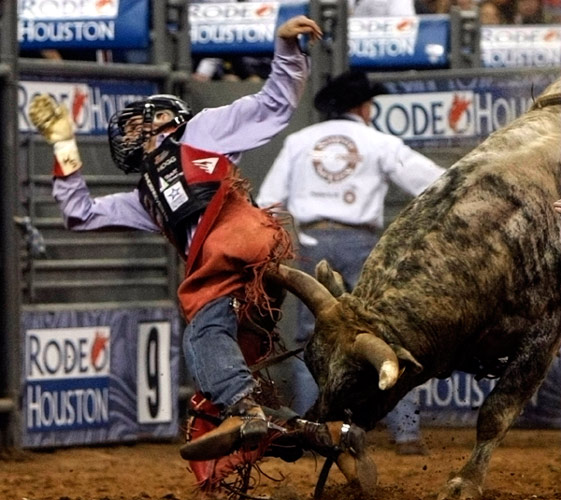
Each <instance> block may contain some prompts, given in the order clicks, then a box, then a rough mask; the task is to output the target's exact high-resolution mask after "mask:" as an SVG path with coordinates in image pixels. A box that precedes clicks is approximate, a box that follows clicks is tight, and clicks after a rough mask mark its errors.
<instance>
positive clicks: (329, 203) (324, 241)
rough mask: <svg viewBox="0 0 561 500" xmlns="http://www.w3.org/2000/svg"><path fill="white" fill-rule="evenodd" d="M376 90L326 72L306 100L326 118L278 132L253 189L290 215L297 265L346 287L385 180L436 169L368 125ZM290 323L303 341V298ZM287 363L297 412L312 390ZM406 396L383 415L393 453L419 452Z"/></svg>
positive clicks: (424, 179) (422, 176)
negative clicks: (272, 154)
mask: <svg viewBox="0 0 561 500" xmlns="http://www.w3.org/2000/svg"><path fill="white" fill-rule="evenodd" d="M383 93H386V90H385V88H384V86H383V85H381V84H372V83H371V82H370V81H369V80H368V78H367V77H366V75H365V74H364V73H360V72H346V73H343V74H342V75H340V76H339V77H337V78H335V79H333V80H332V81H331V82H330V83H329V84H327V85H326V86H325V87H324V88H323V89H321V90H320V91H319V92H318V93H317V95H316V96H315V101H314V105H315V107H316V108H317V109H318V110H319V111H320V112H322V113H325V114H327V115H328V116H329V119H328V120H326V121H324V122H322V123H318V124H315V125H311V126H309V127H306V128H304V129H303V130H300V131H298V132H296V133H294V134H292V135H290V136H288V137H287V138H286V140H285V142H284V146H283V148H282V150H281V152H280V154H279V156H278V157H277V159H276V160H275V162H274V164H273V166H272V168H271V169H270V171H269V172H268V174H267V176H266V177H265V180H264V182H263V184H262V186H261V189H260V192H259V195H258V197H257V203H258V205H260V206H262V207H266V206H271V205H275V204H280V205H281V206H282V207H283V208H284V209H286V210H288V211H289V212H290V214H291V215H292V216H293V217H294V220H295V223H296V225H297V229H298V237H299V240H300V255H299V257H300V264H301V268H302V270H304V271H306V272H308V273H309V274H314V268H315V265H316V264H317V263H318V262H319V261H320V260H321V259H324V258H325V259H327V260H328V261H329V262H330V264H331V265H332V266H333V268H334V269H335V270H337V271H338V272H339V273H341V275H342V276H343V278H344V280H345V285H346V287H347V289H351V288H352V287H354V286H355V284H356V283H357V281H358V278H359V275H360V271H361V269H362V264H363V263H364V261H365V260H366V257H367V256H368V254H369V253H370V251H371V250H372V248H373V247H374V246H375V245H376V243H377V242H378V239H379V238H380V235H381V233H382V230H383V227H384V199H385V196H386V193H387V192H388V188H389V184H390V181H391V182H393V183H395V184H396V185H397V186H399V187H400V188H401V189H403V190H404V191H406V192H407V193H409V194H411V195H414V196H416V195H418V194H420V193H421V191H423V190H424V189H425V188H426V187H427V186H428V185H430V184H432V182H433V181H434V180H435V179H437V178H438V177H439V176H440V175H441V174H442V173H443V172H444V169H442V168H440V167H439V166H437V165H435V164H434V162H433V161H432V160H430V159H428V158H426V157H425V156H423V155H421V154H420V153H417V152H415V151H413V150H412V149H411V148H409V147H408V146H407V145H406V144H405V143H404V142H403V141H402V140H401V139H400V138H398V137H394V136H391V135H388V134H384V133H382V132H379V131H378V130H376V129H375V128H374V127H373V126H372V123H371V116H372V108H373V101H372V99H373V97H374V96H376V95H379V94H383ZM298 325H299V326H298V331H297V334H296V338H295V341H296V344H297V345H303V344H305V343H306V342H307V341H308V339H309V338H310V335H311V334H312V332H313V327H314V319H313V317H312V315H311V313H310V312H309V311H308V310H307V309H306V307H305V306H303V305H300V309H299V312H298ZM294 365H295V368H294V371H295V373H294V377H295V379H296V380H295V383H294V384H293V387H294V401H293V405H294V410H295V411H296V412H298V413H305V411H306V410H307V409H309V408H310V407H311V406H312V404H313V403H314V401H315V399H316V397H317V393H318V390H317V386H316V384H315V382H314V381H313V379H312V377H311V376H310V374H309V372H308V371H307V369H306V367H305V365H304V364H303V363H301V362H298V361H295V362H294ZM414 398H415V393H410V394H409V395H408V396H407V397H406V398H404V400H402V402H400V404H399V405H398V406H397V407H396V409H395V410H394V411H392V412H391V413H390V414H389V415H388V418H387V423H388V426H389V428H390V432H391V433H392V435H393V438H394V439H395V441H396V443H397V445H398V447H397V451H398V453H402V454H419V453H423V454H424V453H426V448H425V447H424V445H423V443H422V440H421V437H420V427H419V420H420V419H419V411H418V410H417V403H416V401H415V400H414Z"/></svg>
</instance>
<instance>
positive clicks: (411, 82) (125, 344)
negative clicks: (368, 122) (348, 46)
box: [17, 2, 561, 447]
mask: <svg viewBox="0 0 561 500" xmlns="http://www.w3.org/2000/svg"><path fill="white" fill-rule="evenodd" d="M327 3H328V4H329V5H328V7H329V8H324V7H325V5H323V6H320V8H319V10H320V14H321V15H322V16H323V18H322V22H324V23H327V26H326V28H328V29H324V31H327V32H328V33H330V34H333V33H336V34H337V35H338V36H339V39H337V37H335V38H334V39H332V40H331V42H333V43H331V44H323V45H322V44H320V47H315V48H312V49H311V50H312V51H313V50H316V54H315V55H318V54H317V52H318V51H319V56H320V57H319V60H321V61H322V62H321V64H318V63H317V62H316V63H314V62H313V70H314V73H313V76H312V80H311V85H310V87H309V89H308V90H307V91H306V94H305V96H304V98H303V100H302V103H301V105H300V106H299V109H298V110H297V113H296V115H295V116H294V119H293V120H292V122H291V124H290V126H289V127H288V128H287V130H286V131H285V132H284V133H283V134H280V135H279V136H278V137H276V138H275V139H274V140H273V141H272V142H271V143H270V144H269V145H267V146H266V147H263V148H259V150H256V151H253V152H251V153H249V154H247V155H245V156H244V159H243V160H242V162H241V165H240V166H241V168H242V170H243V171H244V173H245V174H246V175H247V177H248V178H249V179H250V180H251V181H252V182H253V185H254V190H255V191H257V189H258V186H259V185H260V182H261V180H262V178H263V176H264V175H265V173H266V171H267V169H268V167H269V166H270V165H271V164H272V161H273V160H274V158H275V156H276V154H277V153H278V151H279V150H280V147H281V146H282V141H283V139H284V137H286V135H287V134H289V133H291V132H293V131H295V130H297V129H299V128H302V127H303V126H306V125H309V124H310V123H311V122H312V121H314V120H315V118H316V115H315V114H314V110H313V107H312V104H311V101H312V99H311V96H312V95H313V92H314V91H315V90H316V89H317V88H318V86H319V85H321V84H322V83H323V81H325V78H327V77H328V76H329V74H333V73H335V72H337V71H338V68H339V70H340V68H341V67H344V63H343V60H344V58H346V57H348V54H346V53H345V51H342V50H340V48H339V50H338V51H337V45H340V44H341V43H342V41H341V40H340V34H341V33H342V32H344V30H343V31H336V30H334V29H333V26H334V25H336V23H334V22H333V18H332V17H330V16H332V15H333V12H339V11H338V10H337V9H336V8H335V6H334V4H333V3H329V2H327ZM158 5H161V4H158ZM312 8H318V7H317V6H315V7H314V6H313V5H312ZM154 19H155V20H156V21H157V22H156V24H157V25H158V26H159V27H160V28H159V31H158V30H156V35H155V36H153V40H154V47H152V51H151V52H152V57H153V60H152V64H150V65H119V64H116V65H112V66H100V65H95V64H93V65H92V64H87V63H78V62H63V63H56V62H55V63H53V62H50V61H49V62H46V61H31V60H22V61H21V64H20V66H21V70H22V71H21V73H22V74H21V78H20V84H19V90H18V92H19V99H18V102H19V103H20V104H19V106H18V121H19V127H20V137H21V150H20V155H21V157H22V161H21V162H20V173H19V174H20V175H19V178H20V181H21V188H22V191H23V193H24V194H25V196H23V197H22V200H23V204H22V206H21V207H19V208H18V211H19V212H20V213H22V214H25V215H30V217H31V221H32V223H33V224H34V225H35V227H36V228H37V229H39V231H40V232H41V233H42V234H43V235H44V236H45V243H46V255H45V256H43V258H40V257H36V256H33V255H32V254H31V251H30V249H29V247H28V245H27V243H26V242H25V239H24V238H23V237H22V249H23V250H21V252H20V257H21V264H22V269H23V273H22V298H23V306H22V309H23V313H22V316H21V332H20V334H19V338H20V339H21V342H20V346H21V351H22V352H21V354H20V355H19V356H20V357H19V358H18V360H17V363H18V366H22V369H21V372H20V373H21V380H20V382H19V392H20V394H21V395H22V398H27V399H26V400H25V405H24V406H23V407H22V409H23V410H24V412H23V413H24V415H23V417H24V418H22V424H21V434H22V436H23V437H22V442H23V443H24V445H25V446H30V447H35V446H51V445H56V446H59V445H66V444H87V443H93V442H105V441H111V442H113V441H116V440H127V441H128V440H134V439H145V438H151V437H158V438H163V437H166V436H169V435H171V434H172V433H173V429H176V428H174V426H173V425H174V424H173V423H172V421H173V422H177V418H178V415H177V412H176V409H177V399H179V400H181V399H182V398H184V397H185V394H187V393H189V390H190V389H189V386H188V384H187V379H186V378H185V376H184V374H183V373H182V363H181V361H180V360H179V359H178V358H180V357H181V356H180V352H179V348H178V347H177V345H178V339H179V337H180V335H181V329H182V324H181V320H180V319H179V318H178V316H177V312H176V310H175V307H174V303H175V290H176V287H177V284H178V280H180V279H181V264H180V263H178V262H177V258H176V257H175V256H174V255H173V252H171V251H170V250H169V249H166V246H165V244H164V243H163V242H162V241H161V239H158V238H157V237H154V238H151V237H145V236H144V235H142V236H139V235H138V234H136V233H123V234H121V233H119V234H118V235H115V234H111V235H107V234H102V235H97V234H96V235H93V234H92V235H77V234H70V233H68V232H67V231H66V230H64V229H63V226H62V221H61V219H60V215H59V214H58V210H57V209H56V207H55V206H54V203H53V201H52V199H51V197H50V182H51V180H50V175H49V172H50V168H51V154H50V151H49V149H48V147H47V146H46V145H45V144H44V143H43V142H42V141H41V140H38V139H37V137H36V136H35V135H34V134H32V133H31V132H30V128H29V124H28V123H27V120H26V118H25V117H26V111H27V110H26V106H27V103H28V102H29V99H30V97H31V96H32V95H33V93H35V92H38V91H41V90H42V89H47V90H48V91H49V92H51V93H52V94H53V95H54V96H55V97H56V98H57V99H59V100H61V101H64V102H66V103H68V104H69V105H70V106H71V109H73V110H74V111H73V116H74V118H75V120H76V122H77V127H78V134H79V136H78V143H79V145H80V148H81V151H82V156H83V160H84V163H85V167H84V173H85V175H86V178H87V180H88V183H89V184H90V185H91V186H92V190H93V192H94V194H103V193H107V192H112V191H115V190H117V189H131V188H132V187H133V186H134V185H135V182H136V180H135V179H134V178H133V177H124V176H122V175H120V173H118V172H116V171H115V169H114V167H113V166H112V165H111V161H110V158H109V156H108V151H107V146H106V144H105V139H104V137H103V134H104V131H105V126H106V120H107V118H108V116H109V115H110V114H111V112H112V111H114V110H115V109H117V108H119V107H122V106H124V105H126V103H127V102H130V100H133V99H134V98H136V97H138V96H140V95H142V94H149V93H153V92H154V91H155V90H157V91H159V92H161V91H163V92H169V91H173V92H176V93H177V94H178V95H181V96H183V97H185V98H188V99H189V100H190V101H191V102H192V103H193V107H194V109H195V111H199V110H200V109H202V108H204V107H207V106H214V105H220V104H224V103H227V102H231V100H232V99H233V98H234V97H235V96H241V95H245V94H248V93H252V92H255V91H257V90H259V88H260V84H255V83H249V82H233V83H230V82H212V83H209V84H201V83H198V82H194V81H189V87H188V89H187V87H186V85H185V84H186V82H187V81H188V73H186V72H184V71H183V70H184V69H185V68H187V69H188V68H190V60H189V57H188V55H187V56H186V54H185V50H184V48H185V46H181V44H179V45H178V43H177V41H178V40H182V41H183V42H184V43H185V44H187V45H188V40H187V39H186V37H185V29H183V30H182V31H180V32H179V33H178V32H177V31H174V34H173V37H171V38H172V40H171V41H170V39H169V38H170V37H169V36H168V35H169V32H168V31H167V28H166V27H165V25H166V23H167V19H166V15H165V13H162V12H161V11H160V10H159V9H156V10H155V11H154ZM328 21H329V22H328ZM162 25H164V27H163V28H162ZM338 27H339V28H341V23H339V25H338ZM174 29H175V28H174ZM328 30H331V31H328ZM330 36H331V35H330ZM452 45H453V43H451V46H452ZM333 53H337V54H339V59H338V60H335V61H334V60H333V58H332V57H331V58H330V57H329V54H333ZM178 54H179V55H180V56H181V57H176V56H177V55H178ZM315 55H314V56H315ZM456 58H457V56H456ZM315 59H316V61H317V60H318V58H315ZM171 61H174V64H171ZM471 62H472V63H473V61H471ZM318 75H319V76H318ZM557 75H558V70H556V69H540V70H536V69H534V70H530V69H516V70H508V69H504V70H503V69H500V70H494V69H481V68H471V69H465V70H435V71H418V72H414V73H412V72H397V71H396V72H392V73H390V72H384V73H370V76H371V78H373V79H377V80H380V81H383V82H386V83H387V84H388V86H389V88H390V90H391V94H390V95H388V96H383V97H381V98H379V99H376V102H375V104H376V106H377V110H378V114H377V116H376V118H375V121H374V125H375V126H378V127H379V128H380V129H381V130H384V131H388V132H391V133H394V134H396V135H399V136H400V137H402V138H403V139H404V140H405V141H406V142H407V143H409V144H410V145H411V146H412V147H414V148H416V149H418V150H419V151H421V152H423V153H425V154H427V155H428V156H431V157H433V158H434V159H435V161H437V162H438V163H440V164H441V165H442V166H445V167H448V166H450V165H451V164H452V163H454V161H455V160H457V159H459V158H460V157H461V156H463V154H464V153H466V152H467V151H469V150H470V149H471V148H473V146H474V145H476V144H477V143H478V142H480V141H481V140H482V139H483V138H484V137H485V136H486V135H487V134H489V133H491V132H492V131H494V130H496V129H497V128H499V127H501V126H502V125H504V124H506V123H508V121H510V120H511V119H513V118H514V117H516V116H518V115H519V114H520V113H521V112H523V111H524V110H525V109H526V108H527V106H528V104H529V103H530V102H531V96H532V95H537V94H538V93H539V92H540V91H541V89H542V88H544V87H545V86H546V85H547V84H548V83H549V82H550V81H552V80H553V79H554V78H555V77H556V76H557ZM209 85H211V86H212V87H209ZM209 88H211V89H212V92H209ZM392 94H400V96H399V98H396V97H393V96H392ZM408 201H409V198H408V197H407V196H404V195H403V194H402V193H400V192H398V191H397V190H395V189H392V190H390V193H389V197H388V200H387V210H386V221H387V222H388V223H389V222H390V221H391V220H392V219H393V218H394V217H395V215H396V214H397V213H398V212H399V210H401V208H403V206H404V205H405V204H406V203H407V202H408ZM156 240H157V241H156ZM144 252H145V253H144ZM139 269H140V270H141V272H140V273H139V271H138V270H139ZM139 274H140V276H139ZM147 322H148V323H149V324H153V325H155V328H159V326H160V325H164V326H163V328H164V331H165V332H167V331H168V326H166V325H169V335H168V333H164V334H163V335H164V337H165V338H166V339H167V338H168V336H169V339H170V340H169V350H168V353H167V356H166V357H165V361H166V363H169V367H170V374H169V380H168V382H166V381H163V380H159V379H158V384H160V382H161V385H160V386H166V383H167V384H168V385H167V386H166V387H169V391H170V392H171V398H172V402H171V412H172V417H171V421H166V422H160V421H158V422H156V423H153V424H145V423H144V422H142V421H141V420H142V418H143V417H141V416H140V415H141V410H140V409H139V408H136V407H135V401H134V400H135V399H138V400H140V399H141V398H136V396H135V394H136V391H138V390H139V389H138V388H139V387H140V386H141V385H142V384H141V382H139V379H138V376H139V374H143V375H142V376H143V377H144V381H145V385H146V383H147V382H146V380H148V381H150V380H151V379H150V373H153V372H151V368H153V366H154V365H150V367H148V369H147V368H146V366H143V367H142V368H141V366H142V364H141V363H139V361H138V360H139V359H142V357H141V358H139V354H138V352H139V349H140V351H141V352H144V354H146V355H147V351H146V348H147V346H153V345H154V344H153V343H150V342H148V341H146V340H143V341H142V343H141V342H138V341H137V343H136V345H135V342H134V341H132V340H131V339H132V338H133V337H137V332H142V333H140V337H138V338H139V339H140V338H144V339H146V338H147V336H148V338H149V337H150V331H151V330H148V333H147V331H146V330H145V329H144V328H145V326H144V325H146V323H147ZM124 325H126V326H124ZM281 327H282V328H283V329H284V330H285V331H286V335H288V336H289V335H290V332H291V330H292V329H293V328H294V301H293V300H289V301H288V302H287V308H286V312H285V318H284V320H283V322H282V323H281ZM68 329H72V332H73V333H72V334H71V335H69V330H68ZM158 331H159V330H158ZM158 338H159V337H158ZM96 339H98V340H97V341H96ZM106 339H109V340H106ZM166 345H167V344H165V342H164V344H161V343H160V344H159V347H161V349H166V347H165V346H166ZM77 346H79V348H78V347H77ZM139 346H140V347H139ZM150 348H151V349H155V347H150ZM64 349H68V350H69V352H73V353H74V352H75V353H76V354H78V355H79V356H81V358H80V359H82V360H83V363H84V364H82V365H80V366H79V365H78V364H72V363H71V364H70V365H69V366H65V365H64V364H61V363H59V362H57V356H58V353H59V352H64ZM142 349H144V351H143V350H142ZM161 349H160V350H159V352H160V353H161V352H162V350H161ZM149 352H150V356H151V359H152V360H155V359H156V358H155V357H154V356H155V354H154V351H153V350H152V351H149ZM40 353H41V354H40ZM41 356H43V358H44V359H43V361H44V363H43V364H40V362H39V361H38V360H39V359H41ZM51 356H54V357H53V358H51ZM121 358H122V359H127V360H129V361H130V364H127V366H126V367H124V368H123V371H117V372H116V373H115V374H112V373H111V370H113V369H117V368H118V369H119V370H120V369H121V368H120V367H119V365H120V361H121ZM103 359H105V360H109V366H104V367H103V370H106V371H103V370H101V371H100V373H99V374H98V373H97V372H96V366H98V365H97V364H96V363H101V362H102V360H103ZM158 359H160V358H158ZM96 360H97V361H96ZM152 362H153V363H154V362H155V361H152ZM161 362H162V363H163V362H164V360H163V359H162V361H161ZM76 363H77V362H76ZM76 370H78V371H80V373H77V372H76ZM107 370H109V372H107ZM142 370H144V372H142ZM65 371H67V373H64V372H65ZM92 374H94V375H95V374H97V375H99V376H90V375H92ZM462 375H463V374H462ZM282 376H283V374H282V370H281V374H280V375H279V377H281V378H282ZM146 377H147V378H146ZM550 378H551V379H552V380H553V382H552V383H551V384H550V383H549V380H550ZM152 381H153V380H152ZM559 381H560V380H559V370H558V369H557V368H555V367H554V368H553V369H552V372H551V373H550V377H548V381H546V384H544V387H548V388H547V389H545V390H546V393H547V395H546V396H544V397H542V396H540V395H538V396H536V399H535V400H534V401H535V402H536V404H537V406H536V405H534V407H532V409H531V410H527V412H526V416H527V417H528V418H529V422H528V423H527V425H530V426H533V425H535V426H544V425H558V420H559V417H558V415H559V411H558V410H559V408H561V404H560V402H559V399H560V397H559V395H558V393H556V392H555V390H554V389H553V390H552V388H555V387H559V386H560V384H559ZM89 382H91V383H92V385H91V387H89V386H88V385H87V384H88V383H89ZM485 383H486V382H482V384H485ZM41 384H45V385H44V386H43V385H41ZM84 384H85V385H84ZM430 384H432V385H430V387H429V386H427V387H422V388H419V389H418V393H419V397H420V398H421V403H422V407H423V421H424V422H428V423H437V424H438V425H472V424H473V416H474V414H475V412H474V411H473V409H474V408H476V407H477V403H478V401H479V399H478V398H479V397H480V392H481V391H484V390H486V389H485V388H484V387H483V388H480V387H479V384H477V383H476V382H474V381H472V380H469V379H468V378H463V377H462V376H460V375H456V374H455V375H454V376H453V377H452V378H451V379H450V380H449V381H431V382H430ZM442 384H444V385H442ZM475 384H477V387H478V388H477V389H476V386H475ZM88 387H89V388H88ZM117 387H120V390H122V393H114V392H112V390H113V389H116V388H117ZM147 387H148V388H149V389H150V387H151V386H150V384H149V383H148V386H147ZM145 389H146V387H144V389H143V390H145ZM80 391H81V392H80ZM84 391H86V394H90V395H92V399H91V400H87V399H86V411H89V410H90V409H91V411H92V412H93V406H91V405H93V404H94V403H93V401H94V396H95V397H97V399H95V401H96V402H99V403H100V406H99V408H101V409H100V410H99V413H98V415H102V416H103V417H107V418H106V419H105V420H103V419H102V420H101V421H98V422H97V423H98V424H102V425H100V427H95V426H94V427H93V428H90V427H85V428H83V427H80V428H76V425H77V424H76V421H75V419H76V408H77V406H76V405H77V404H80V403H78V398H79V397H81V398H82V400H81V401H82V403H81V404H83V403H84V399H83V394H84ZM88 391H90V392H88ZM78 392H80V394H82V396H78ZM138 394H145V396H144V397H143V398H142V401H144V402H145V403H148V405H149V403H150V401H152V402H153V401H154V398H155V397H156V396H155V394H154V393H153V392H148V393H144V392H138ZM166 394H168V393H166ZM105 397H107V398H108V399H104V398H105ZM57 398H58V399H57ZM64 398H65V399H64ZM63 399H64V401H66V402H67V407H66V411H67V413H66V414H61V413H60V411H59V412H58V413H57V412H56V411H55V410H54V406H53V405H55V402H56V401H58V402H60V401H62V400H63ZM90 401H91V405H90V407H88V404H90ZM166 401H169V399H167V395H166ZM542 401H547V405H548V406H547V408H542V407H541V405H542V404H546V403H545V402H544V403H542ZM106 402H107V406H104V404H105V403H106ZM114 402H115V404H117V402H118V404H119V405H121V406H126V407H127V410H126V411H125V410H124V409H123V408H120V410H119V411H120V412H121V413H119V412H116V413H115V415H113V406H112V405H113V404H114ZM82 409H83V407H82ZM431 411H432V412H433V413H430V412H431ZM26 412H27V413H26ZM49 412H50V413H49ZM72 412H73V414H74V417H73V418H74V420H72V419H70V418H69V415H70V413H72ZM174 412H176V413H174ZM550 413H551V414H552V415H553V416H552V418H548V419H546V420H547V422H544V421H543V416H544V415H549V414H550ZM93 414H94V413H91V415H93ZM156 414H158V412H156ZM84 415H85V414H84ZM88 415H89V416H91V415H90V414H89V413H88ZM144 415H146V414H145V413H144ZM532 415H539V417H536V418H533V419H532V418H530V417H532ZM113 417H114V418H113ZM437 417H438V418H437ZM88 418H89V417H88ZM57 421H58V423H60V425H61V428H60V429H58V430H55V428H56V426H57V425H58V423H57ZM552 422H553V424H552ZM82 423H83V422H82ZM43 424H46V425H43ZM75 424H76V425H75ZM78 427H79V426H78Z"/></svg>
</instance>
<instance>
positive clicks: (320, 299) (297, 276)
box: [266, 264, 337, 317]
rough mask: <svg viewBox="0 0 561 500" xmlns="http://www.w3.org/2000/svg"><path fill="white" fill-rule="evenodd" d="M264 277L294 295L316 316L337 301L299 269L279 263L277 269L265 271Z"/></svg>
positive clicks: (317, 282)
mask: <svg viewBox="0 0 561 500" xmlns="http://www.w3.org/2000/svg"><path fill="white" fill-rule="evenodd" d="M266 277H267V278H268V279H270V280H271V281H273V282H274V283H276V284H277V285H280V286H282V287H283V288H286V289H287V290H288V291H289V292H292V293H293V294H294V295H296V297H298V298H299V299H300V300H301V301H302V302H304V304H306V306H307V307H308V309H309V310H310V311H311V312H312V313H313V315H314V316H316V317H317V315H318V313H319V312H320V311H321V310H322V309H324V308H327V307H329V306H331V305H334V304H336V303H337V299H336V298H334V297H333V296H332V295H331V294H330V293H329V290H328V289H327V288H325V287H324V286H323V285H322V284H321V283H320V282H319V281H316V279H315V278H313V277H312V276H310V275H309V274H307V273H305V272H303V271H300V270H299V269H294V268H292V267H289V266H285V265H284V264H280V265H279V267H278V270H276V271H270V270H269V271H267V273H266Z"/></svg>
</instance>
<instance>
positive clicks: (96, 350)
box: [90, 332, 109, 370]
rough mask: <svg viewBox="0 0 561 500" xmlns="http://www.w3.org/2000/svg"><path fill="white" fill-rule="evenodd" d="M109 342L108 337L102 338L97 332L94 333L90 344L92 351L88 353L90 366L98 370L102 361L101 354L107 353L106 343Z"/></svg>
mask: <svg viewBox="0 0 561 500" xmlns="http://www.w3.org/2000/svg"><path fill="white" fill-rule="evenodd" d="M108 342H109V337H104V336H103V335H102V334H100V333H99V332H95V339H94V341H93V344H92V350H91V353H90V359H91V363H92V366H93V367H94V368H95V369H96V370H99V369H100V368H101V366H102V365H103V361H102V359H101V356H102V354H106V353H107V343H108Z"/></svg>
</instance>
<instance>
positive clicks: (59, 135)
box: [29, 94, 82, 177]
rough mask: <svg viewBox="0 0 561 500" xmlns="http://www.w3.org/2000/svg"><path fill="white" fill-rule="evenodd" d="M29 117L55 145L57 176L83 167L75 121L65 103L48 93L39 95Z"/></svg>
mask: <svg viewBox="0 0 561 500" xmlns="http://www.w3.org/2000/svg"><path fill="white" fill-rule="evenodd" d="M29 119H30V120H31V123H33V125H35V127H37V130H38V131H39V132H40V133H41V135H43V137H44V138H45V139H46V140H47V142H48V143H49V144H52V145H53V149H54V153H55V159H56V162H55V166H54V171H53V175H54V176H55V177H64V176H67V175H70V174H72V173H74V172H76V171H77V170H79V169H80V168H81V167H82V161H81V159H80V153H79V151H78V146H77V145H76V139H75V137H74V123H73V122H72V118H70V115H69V114H68V109H67V108H66V106H65V105H64V104H57V103H56V102H55V100H54V99H53V98H52V97H51V96H49V95H47V94H40V95H37V96H35V97H34V98H33V99H32V100H31V104H30V106H29Z"/></svg>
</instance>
